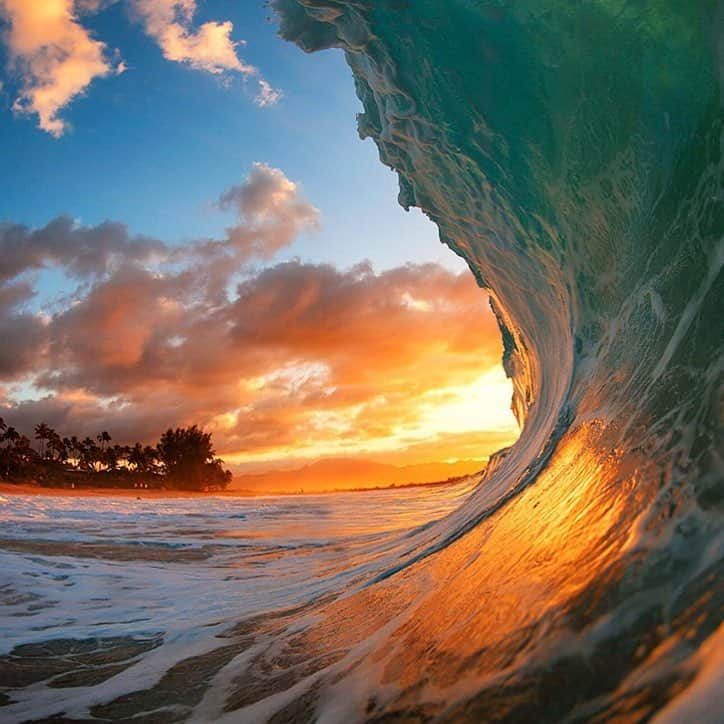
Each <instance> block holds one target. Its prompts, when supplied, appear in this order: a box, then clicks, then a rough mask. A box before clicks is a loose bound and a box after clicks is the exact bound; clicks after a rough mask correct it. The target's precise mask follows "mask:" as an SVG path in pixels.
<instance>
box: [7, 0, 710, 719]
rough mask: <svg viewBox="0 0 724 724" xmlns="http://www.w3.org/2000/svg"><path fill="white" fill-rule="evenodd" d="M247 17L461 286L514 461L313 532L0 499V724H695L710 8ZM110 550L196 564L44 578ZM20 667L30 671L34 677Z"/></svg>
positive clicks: (706, 474) (365, 500)
mask: <svg viewBox="0 0 724 724" xmlns="http://www.w3.org/2000/svg"><path fill="white" fill-rule="evenodd" d="M272 5H273V6H274V7H275V9H276V11H277V13H278V15H279V18H280V28H281V33H282V35H283V36H284V37H285V38H287V39H289V40H291V41H293V42H295V43H297V44H298V45H299V46H300V47H302V48H303V49H304V50H307V51H310V52H311V51H317V50H321V49H324V48H332V47H334V48H341V49H342V50H343V51H344V53H345V56H346V59H347V62H348V63H349V66H350V67H351V69H352V72H353V75H354V81H355V84H356V89H357V93H358V95H359V97H360V99H361V101H362V104H363V108H364V111H363V113H362V114H361V115H360V117H359V129H360V134H361V135H362V136H363V137H370V138H372V139H373V141H374V142H375V143H376V144H377V146H378V148H379V152H380V157H381V160H382V162H383V163H385V164H387V165H388V166H390V167H392V168H393V169H394V170H395V171H396V172H397V173H398V175H399V179H400V203H401V204H402V205H403V206H404V207H410V206H413V205H414V206H418V207H419V208H421V209H422V210H423V211H424V212H425V213H426V214H427V215H428V216H429V217H430V218H431V219H432V220H433V221H434V222H435V223H436V224H437V226H438V228H439V230H440V238H441V240H442V241H443V242H444V243H446V244H447V245H448V246H450V248H451V249H453V250H454V251H455V252H456V253H457V254H459V255H460V256H462V257H463V258H464V259H465V260H466V261H467V263H468V265H469V267H470V270H471V272H472V273H473V274H474V275H475V277H476V279H477V280H478V282H479V283H480V285H481V286H482V287H484V288H485V289H487V290H488V292H489V294H490V296H491V303H492V306H493V311H494V312H495V315H496V317H497V319H498V322H499V325H500V330H501V334H502V337H503V342H504V359H503V363H504V367H505V369H506V372H507V373H508V375H509V376H510V377H511V379H512V381H513V388H514V398H513V403H512V404H513V409H514V412H515V414H516V416H517V417H518V419H519V421H520V422H521V425H522V433H521V436H520V439H519V440H518V442H517V443H516V444H515V445H514V446H512V447H511V448H509V449H506V450H503V451H501V452H500V453H498V454H497V455H496V456H495V457H494V458H493V460H491V463H490V465H489V466H488V468H487V470H486V473H485V475H484V478H483V479H482V481H480V482H479V484H478V485H477V486H475V487H474V488H472V487H471V486H472V485H473V483H474V482H477V481H472V480H469V481H466V482H465V483H464V484H463V485H462V486H461V487H460V488H459V489H456V491H454V492H453V493H447V492H445V491H444V490H440V491H437V492H436V493H435V496H439V499H437V498H435V497H434V496H432V494H428V495H429V496H430V497H429V499H425V498H424V496H423V494H422V493H418V492H416V491H394V492H390V491H387V492H384V493H382V492H380V493H365V494H364V495H363V496H361V497H360V498H359V499H356V498H355V499H354V500H352V499H351V498H348V497H345V496H323V497H320V499H318V500H316V502H315V501H312V502H311V503H310V505H313V506H317V508H315V510H317V511H318V513H317V514H315V515H314V516H311V517H310V516H309V514H308V508H306V507H305V505H304V504H302V503H301V502H300V501H298V500H294V501H289V500H287V501H284V500H275V501H272V502H271V503H269V505H268V506H267V504H266V503H264V505H263V506H262V507H261V508H258V506H259V505H261V504H260V503H257V502H253V501H252V502H248V501H247V502H244V501H236V502H233V503H232V502H227V501H226V500H225V501H224V503H223V504H222V503H220V502H219V501H218V500H217V501H215V502H209V501H204V502H198V501H178V502H174V503H163V504H162V503H158V504H155V505H157V506H158V511H156V508H154V509H153V511H150V512H149V515H148V516H146V517H145V518H144V517H143V516H137V515H136V513H135V511H133V510H126V509H125V508H123V507H118V506H116V507H114V506H110V507H108V505H107V504H106V503H104V502H103V501H91V502H89V503H87V506H88V508H87V510H86V511H85V513H82V514H79V513H76V512H75V509H74V508H72V506H74V505H75V503H72V504H71V503H68V504H67V505H68V506H71V508H72V509H71V510H69V511H67V514H65V513H63V511H62V510H60V511H57V510H54V511H46V512H45V513H44V512H43V511H42V510H38V507H39V506H40V507H42V503H41V502H39V501H37V500H35V501H34V500H28V501H25V502H23V503H17V502H14V500H11V501H10V502H9V503H8V505H9V507H11V508H12V507H13V506H14V507H15V508H17V509H18V510H19V513H18V515H19V518H18V521H19V522H14V523H13V525H17V526H20V527H19V528H17V530H19V531H20V532H21V533H22V534H23V535H26V534H28V535H31V536H36V537H37V536H42V538H43V541H44V543H43V547H41V546H40V544H39V543H38V544H36V545H35V549H34V557H33V558H28V559H27V561H25V562H21V563H20V564H19V563H18V561H17V559H16V558H13V557H12V556H11V555H10V554H8V553H7V552H6V553H2V551H0V556H2V558H3V561H5V563H4V566H5V570H7V571H8V572H11V571H13V570H15V568H17V571H16V572H17V575H14V576H13V577H11V579H10V580H11V583H9V584H8V585H7V586H4V587H3V588H2V591H0V593H1V594H2V596H4V597H5V599H7V602H8V603H7V605H8V606H12V607H16V608H17V611H18V612H17V613H15V614H13V615H17V616H26V615H32V616H33V617H34V618H33V621H34V622H35V626H34V628H33V629H32V630H33V631H35V632H36V633H35V634H34V636H36V637H37V638H36V639H35V640H33V641H31V642H28V641H27V635H26V634H27V631H25V630H23V631H22V632H18V631H17V630H16V627H14V626H13V625H8V626H7V627H6V628H5V629H3V630H4V631H6V633H8V636H9V638H7V639H6V645H5V646H6V648H7V647H9V646H11V645H14V644H16V643H17V644H18V645H17V646H16V647H15V648H14V649H13V650H12V651H10V650H9V649H8V651H9V653H7V654H5V653H4V654H3V656H2V657H0V667H5V668H3V669H2V670H3V671H6V672H11V673H13V672H14V673H13V676H15V677H16V679H17V681H16V684H15V685H14V688H13V689H12V691H11V696H12V701H11V702H10V703H8V702H7V701H4V700H3V696H5V695H4V694H2V693H0V705H4V712H3V714H4V716H7V717H10V719H12V718H13V717H17V720H20V719H21V718H22V717H23V716H25V715H30V714H32V715H33V716H34V717H35V718H37V717H38V716H52V715H61V713H62V712H65V713H64V714H62V716H72V717H73V720H74V721H90V720H95V721H97V720H99V719H100V720H119V719H120V720H129V719H130V718H132V717H135V718H136V719H140V720H149V721H161V720H162V721H167V720H168V721H177V720H182V719H191V720H195V721H212V720H213V721H216V720H219V721H224V720H228V721H233V722H238V721H249V722H251V721H253V722H256V721H266V720H268V721H273V722H277V723H278V722H284V721H320V722H338V721H374V722H383V721H385V722H389V721H405V722H413V721H415V722H416V721H419V722H423V721H425V722H426V721H454V722H460V721H471V722H478V721H488V722H526V721H532V722H576V721H592V722H603V721H641V720H650V719H653V718H656V719H657V720H658V721H662V722H672V721H674V722H675V721H684V720H686V721H692V722H694V721H695V722H708V721H711V722H714V721H721V720H722V718H724V710H723V709H722V703H721V692H720V691H717V690H718V689H720V688H721V687H720V684H721V677H722V667H723V666H724V628H722V623H721V622H722V613H724V586H722V580H724V575H723V574H724V525H722V524H723V523H724V515H723V512H724V511H723V507H724V506H723V505H722V503H723V501H724V482H723V481H724V463H723V462H722V460H723V458H724V451H723V449H722V441H723V440H724V435H722V426H723V425H722V422H723V418H724V384H723V382H724V355H723V354H722V353H723V352H724V314H722V309H723V307H724V305H723V303H724V275H722V272H721V270H722V265H723V264H724V243H723V241H722V235H723V232H724V188H723V187H722V170H723V168H724V166H723V162H722V130H724V128H723V121H724V114H723V113H722V106H721V100H722V70H721V69H722V68H724V58H722V53H723V52H724V43H722V41H721V38H722V37H723V36H722V30H723V29H724V27H723V24H724V10H723V5H722V3H720V2H715V1H713V0H711V1H709V0H692V1H691V2H688V3H681V2H677V1H675V0H659V1H658V2H655V3H654V2H648V3H628V2H625V1H624V0H592V1H591V2H585V3H571V2H563V1H562V0H519V1H518V2H510V1H507V0H489V1H488V2H473V1H472V0H446V2H444V3H443V2H440V0H415V2H414V3H413V2H411V0H273V2H272ZM365 496H366V497H365ZM446 496H447V497H446ZM450 496H452V497H450ZM149 505H151V504H150V503H149ZM23 506H25V508H23ZM103 506H106V508H104V507H103ZM249 506H251V507H249ZM254 506H257V507H254ZM416 506H418V507H416ZM220 507H222V508H223V510H220ZM405 507H409V510H410V511H412V510H413V509H414V510H415V511H416V512H415V513H414V515H406V514H405V511H404V509H405ZM26 508H27V510H26ZM257 508H258V509H257ZM28 511H29V512H28ZM151 512H152V513H153V515H151ZM46 513H47V514H46ZM322 513H324V515H322ZM11 514H12V511H10V512H9V513H8V515H11ZM58 516H60V518H58ZM231 518H237V520H234V521H233V529H231V530H230V529H229V526H230V525H231V523H230V519H231ZM9 520H10V519H9ZM12 520H13V521H15V518H12ZM28 521H30V522H28ZM250 521H251V523H253V524H254V525H256V526H260V525H262V524H263V526H262V528H261V529H260V530H261V532H259V531H258V530H257V531H256V532H255V531H254V530H252V529H251V528H250V527H247V526H251V523H250ZM370 521H374V522H375V523H376V524H377V525H372V524H371V523H370ZM423 521H428V522H423ZM430 521H431V522H430ZM264 526H265V527H264ZM13 530H16V528H13ZM152 531H153V532H152ZM136 533H137V534H138V536H140V537H142V539H143V540H148V541H149V543H150V545H149V548H152V547H154V546H155V545H157V544H158V541H159V540H162V541H164V542H165V543H166V545H168V546H170V545H172V544H173V541H178V540H179V539H180V540H181V541H194V542H195V546H196V547H195V548H193V549H189V548H186V547H184V548H183V549H182V550H181V551H178V552H177V557H179V560H178V562H177V563H175V564H174V565H173V566H172V565H164V566H159V565H158V564H157V561H156V558H155V555H151V554H149V555H148V556H146V559H143V558H141V557H139V556H140V553H139V551H138V550H133V551H126V552H125V554H124V555H125V557H123V558H122V561H123V562H119V560H114V559H113V557H112V556H109V555H106V554H105V553H104V556H105V557H103V556H102V561H101V562H98V563H94V564H93V565H92V566H91V564H90V563H89V562H88V561H87V560H85V559H83V560H81V559H80V558H78V557H76V558H67V559H65V558H64V559H63V561H64V562H61V563H55V564H50V563H48V562H47V560H48V559H47V558H44V557H43V556H48V555H51V554H52V553H53V551H52V550H51V548H52V546H53V545H56V543H55V541H54V540H51V539H52V538H53V537H56V538H57V537H58V536H61V537H62V538H63V540H65V539H66V536H67V538H68V540H70V541H79V545H85V543H84V542H83V541H86V540H92V541H94V542H95V544H97V545H100V544H102V543H103V541H104V540H113V541H117V539H118V537H119V536H122V537H123V539H124V540H126V539H127V538H128V537H130V536H132V535H135V534H136ZM14 535H15V534H14ZM254 536H256V537H254ZM285 536H286V538H285ZM15 537H17V536H15ZM235 539H238V540H240V541H242V542H244V541H246V542H245V543H243V546H242V545H236V546H234V545H227V543H228V542H229V541H233V540H235ZM250 541H251V542H250ZM280 541H281V542H280ZM184 545H185V544H184ZM201 546H203V550H204V556H203V557H198V556H197V557H195V558H191V557H188V556H187V557H186V558H183V560H181V554H182V553H184V551H187V550H197V549H198V550H201ZM31 548H32V546H31ZM137 548H140V547H137ZM63 550H64V551H65V550H66V549H63ZM31 552H32V551H31ZM86 553H87V552H86ZM56 555H63V556H65V555H66V553H60V554H59V553H58V551H57V550H56ZM68 555H69V554H68ZM164 555H165V556H168V555H169V554H168V553H164ZM202 558H203V560H202ZM28 561H29V562H28ZM28 566H30V567H31V576H32V577H29V576H28V575H27V570H25V569H26V568H27V567H28ZM149 566H150V567H149ZM174 566H176V567H174ZM61 567H62V571H63V572H62V574H60V573H59V571H60V569H61ZM8 575H9V576H10V573H9V574H8ZM16 589H17V590H16ZM97 590H102V591H103V592H104V593H103V595H104V596H105V597H104V598H96V597H94V595H96V594H93V592H94V591H97ZM88 591H90V592H91V593H90V594H88ZM59 601H60V602H64V605H63V606H56V604H58V602H59ZM68 601H72V602H73V606H69V605H68V604H67V602H68ZM113 601H115V602H116V603H115V604H114V603H113ZM139 601H142V602H143V605H141V603H139ZM23 607H26V608H23ZM26 609H27V610H26ZM31 609H32V610H31ZM109 609H113V610H114V611H115V613H116V614H118V615H117V616H116V619H115V621H114V620H111V619H109V616H110V613H111V612H110V611H109ZM12 610H15V608H13V609H12ZM76 610H77V611H78V612H79V613H78V615H77V617H75V618H73V617H71V620H69V621H68V622H63V621H62V620H61V614H62V615H65V612H68V611H71V612H73V611H76ZM73 615H74V616H75V614H73ZM19 620H20V619H19ZM134 622H141V623H137V624H136V623H134ZM134 626H135V627H136V628H134ZM53 627H55V628H53ZM59 627H63V628H59ZM93 627H94V628H93ZM51 630H52V631H57V630H62V631H65V635H66V636H67V637H68V638H67V640H66V639H62V640H53V641H51V643H50V644H48V645H45V644H43V643H42V642H43V641H45V638H46V637H47V636H48V631H51ZM89 631H90V632H91V633H92V634H93V635H94V636H96V638H95V639H94V642H95V643H94V644H93V646H91V647H90V648H88V647H89V645H88V643H87V637H88V635H89ZM20 633H22V636H21V635H20ZM13 636H14V638H13ZM129 636H130V637H131V638H128V637H129ZM134 637H135V638H134ZM8 641H9V642H10V643H7V642H8ZM38 647H40V651H41V653H43V652H45V654H47V655H50V654H52V655H53V656H56V655H57V657H60V659H58V661H60V663H57V661H56V659H51V663H52V666H51V665H50V664H49V665H48V666H49V668H48V671H47V672H45V673H43V672H41V673H39V674H37V675H36V673H35V668H34V667H36V668H37V667H38V666H39V664H38V662H39V661H40V659H39V658H38V657H39V655H40V654H39V653H38ZM84 651H86V652H87V651H91V654H92V656H93V657H95V658H93V659H92V661H91V664H89V665H86V661H87V658H86V659H82V656H81V654H83V652H84ZM99 651H100V652H101V653H98V652H99ZM68 652H70V654H69V653H68ZM45 654H43V655H45ZM74 657H76V658H78V657H81V658H79V659H78V661H79V662H80V663H76V658H74ZM73 667H81V668H82V670H81V668H78V669H77V670H76V669H75V668H73ZM88 667H89V668H90V672H89V671H87V670H86V669H87V668H88ZM124 667H126V668H124ZM46 674H47V676H48V677H49V678H48V681H49V682H50V683H47V684H43V685H42V686H41V684H40V683H39V679H40V678H42V676H45V675H46ZM61 674H62V676H61ZM8 676H9V674H8ZM52 677H55V679H53V678H52ZM59 677H60V678H59ZM89 677H91V678H90V679H89ZM79 687H80V688H79ZM8 696H10V695H8ZM61 709H62V711H61ZM144 717H146V719H144ZM154 717H156V718H154ZM12 720H15V719H12Z"/></svg>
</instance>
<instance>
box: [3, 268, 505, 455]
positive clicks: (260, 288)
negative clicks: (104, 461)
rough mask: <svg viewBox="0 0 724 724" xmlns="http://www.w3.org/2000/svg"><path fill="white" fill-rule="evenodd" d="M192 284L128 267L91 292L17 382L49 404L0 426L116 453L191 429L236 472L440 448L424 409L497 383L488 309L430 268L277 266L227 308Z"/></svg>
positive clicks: (18, 411)
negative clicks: (104, 440)
mask: <svg viewBox="0 0 724 724" xmlns="http://www.w3.org/2000/svg"><path fill="white" fill-rule="evenodd" d="M196 281H197V280H196V278H195V275H194V274H188V273H186V272H182V273H179V274H177V275H168V276H160V275H158V274H154V273H153V272H151V271H148V270H143V269H139V268H137V267H126V268H121V269H119V270H117V271H116V272H115V273H114V274H112V275H111V276H110V277H108V278H106V279H104V280H102V281H98V282H96V283H95V284H94V285H93V286H92V288H91V289H90V290H89V292H88V294H87V295H85V296H84V297H83V298H82V299H80V300H78V301H77V302H76V303H75V304H73V305H72V306H70V307H69V308H68V309H67V310H65V311H63V312H61V313H58V314H56V315H55V316H54V317H53V318H52V319H51V320H50V321H49V322H48V323H47V324H46V325H45V326H44V327H43V328H42V332H43V339H42V345H43V348H44V349H45V354H44V356H39V357H35V358H30V359H28V358H26V359H25V363H26V368H25V369H24V370H23V372H22V373H23V374H24V375H26V376H27V375H28V374H30V375H31V376H32V377H33V379H34V381H35V384H36V385H38V386H39V387H41V388H44V389H48V390H51V391H52V394H51V395H50V396H49V397H47V398H45V399H44V400H41V401H37V402H36V403H34V404H33V405H31V406H30V407H28V404H29V403H26V404H16V405H15V406H13V405H10V406H6V407H5V409H0V415H2V416H4V417H5V418H6V419H10V420H13V421H15V420H16V418H18V417H20V418H21V420H25V418H26V416H27V418H28V419H30V414H29V411H30V410H31V409H32V414H33V415H34V416H35V417H34V419H35V421H37V420H38V419H40V418H45V417H48V418H50V416H51V415H56V417H57V415H58V410H59V409H62V410H63V417H62V420H63V426H64V429H67V430H79V431H82V433H83V434H86V431H88V430H89V428H90V427H92V426H96V428H97V427H99V426H100V427H102V428H107V429H109V430H111V431H113V432H114V435H115V437H116V438H117V439H121V438H122V437H123V435H125V434H126V431H130V432H131V434H132V435H134V436H140V437H144V436H147V439H149V440H150V439H152V438H154V437H155V436H157V435H158V433H159V432H160V431H161V430H163V429H164V428H165V427H167V426H168V425H171V424H190V423H192V422H196V423H199V424H202V425H204V426H206V427H208V428H209V429H212V430H213V431H214V435H215V439H216V441H217V447H218V448H219V450H220V451H222V452H223V453H224V454H225V455H227V456H229V457H230V459H232V460H234V459H236V460H239V461H244V460H247V459H248V460H253V459H257V458H259V457H262V458H274V457H284V456H287V455H295V456H304V455H307V456H309V455H316V454H320V455H321V454H346V453H349V454H352V453H359V452H360V451H361V450H372V451H375V450H377V451H381V452H385V451H389V450H390V444H392V448H393V449H395V448H396V449H397V450H398V451H402V452H404V450H405V449H407V448H408V447H411V446H412V447H414V446H415V445H418V446H419V444H420V442H421V440H423V439H426V440H428V441H429V442H431V443H434V441H435V440H436V439H437V437H438V435H440V434H442V433H443V432H444V430H438V429H436V428H435V426H433V428H430V429H428V428H426V427H425V424H427V423H426V421H427V420H428V418H429V410H430V406H431V405H434V404H436V403H437V402H439V401H440V400H442V401H446V400H447V399H448V398H450V397H451V396H454V395H455V394H459V393H460V390H463V394H464V391H465V390H466V389H467V388H468V387H471V386H472V385H474V383H475V381H476V380H478V379H479V377H480V375H481V374H483V373H484V372H486V371H487V370H489V369H491V368H494V367H499V359H500V342H499V338H498V335H497V330H496V328H495V322H494V320H493V318H492V315H491V314H490V313H489V311H488V310H487V307H486V300H485V297H484V295H483V294H482V293H481V292H480V290H479V289H478V288H477V287H476V285H475V283H474V281H473V280H472V279H471V278H470V277H469V276H468V275H456V274H453V273H451V272H448V271H446V270H444V269H442V268H441V267H439V266H436V265H422V266H415V265H411V266H406V267H401V268H397V269H393V270H389V271H386V272H382V273H375V272H374V271H373V270H372V269H371V268H370V267H369V266H368V265H361V266H358V267H356V268H353V269H350V270H346V271H342V270H338V269H335V268H333V267H331V266H327V265H312V264H302V263H299V262H289V263H283V264H277V265H274V266H272V267H270V268H268V269H265V270H263V271H262V272H260V273H258V274H256V275H255V276H253V277H251V278H248V279H246V280H245V281H243V282H242V283H241V284H240V285H239V287H238V290H237V294H236V296H235V297H234V298H232V299H230V300H228V301H227V302H226V303H225V304H223V305H221V306H218V305H212V304H209V303H206V302H205V301H204V299H205V295H204V294H202V293H200V291H199V289H198V288H197V287H196V284H195V282H196ZM409 296H413V297H414V298H416V299H418V300H420V301H424V302H425V306H424V308H423V307H413V306H411V305H410V304H409V303H408V301H407V299H408V297H409ZM18 374H20V371H18ZM6 382H12V379H9V380H6ZM451 385H454V389H450V386H451ZM471 389H472V387H471ZM93 401H95V402H93ZM480 404H485V400H483V399H481V401H480ZM46 409H47V413H46V412H45V410H46ZM26 413H27V415H26ZM50 419H52V418H50ZM129 421H132V424H130V422H129ZM14 424H15V422H14ZM19 426H20V425H19ZM469 426H470V432H469V434H468V435H467V437H465V436H464V435H462V434H459V435H458V437H459V439H460V443H459V445H458V447H459V448H460V449H461V450H462V449H463V447H464V449H465V453H466V454H469V452H470V449H471V448H472V447H473V446H472V445H471V439H478V440H479V439H480V435H481V432H480V429H479V426H476V422H475V419H474V418H473V419H471V420H470V421H469ZM496 434H497V437H496V440H497V439H498V438H501V437H505V436H506V435H507V436H508V438H510V436H511V433H510V429H509V428H506V429H505V430H504V431H503V432H500V431H497V433H496ZM463 438H465V439H464V444H463ZM438 447H439V446H438ZM485 452H489V451H488V450H486V451H485ZM447 454H448V455H449V456H450V455H452V456H454V455H455V451H451V450H450V449H449V448H448V451H447ZM407 457H409V458H410V459H413V458H414V456H412V455H408V456H407ZM406 459H407V458H406Z"/></svg>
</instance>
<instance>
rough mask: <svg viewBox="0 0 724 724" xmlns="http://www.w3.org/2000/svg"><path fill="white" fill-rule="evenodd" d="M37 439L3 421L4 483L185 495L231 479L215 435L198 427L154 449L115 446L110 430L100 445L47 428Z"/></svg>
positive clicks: (174, 433)
mask: <svg viewBox="0 0 724 724" xmlns="http://www.w3.org/2000/svg"><path fill="white" fill-rule="evenodd" d="M34 436H35V441H36V447H33V444H32V442H31V440H30V438H28V437H27V436H26V435H22V434H21V433H19V432H18V430H17V429H16V428H14V427H12V426H10V425H7V424H6V423H5V420H3V418H1V417H0V476H1V477H3V478H4V479H6V480H10V481H13V482H23V481H30V480H36V481H37V482H40V483H43V484H46V485H50V486H53V485H64V484H66V483H68V482H71V483H74V482H84V483H87V484H93V485H96V484H100V485H108V486H113V487H123V486H124V485H127V486H128V487H132V486H133V484H138V483H139V482H141V480H143V482H144V483H145V484H146V485H148V484H149V483H150V486H151V487H171V488H179V489H182V490H204V489H223V488H225V487H226V486H227V485H228V484H229V483H230V482H231V478H232V475H231V472H230V471H229V470H225V469H224V467H223V465H224V463H223V460H221V459H220V458H218V457H216V452H215V450H214V447H213V443H212V441H211V433H208V432H204V431H203V430H201V429H200V428H199V427H198V426H197V425H192V426H191V427H186V428H181V427H177V428H176V429H172V428H169V429H168V430H167V431H166V432H165V433H163V435H161V438H160V440H159V441H158V443H157V444H156V445H155V446H152V445H143V444H141V443H140V442H137V443H135V444H134V445H119V444H112V443H113V439H112V438H111V436H110V434H109V433H108V432H107V431H106V430H104V431H103V432H101V433H100V434H99V435H97V436H96V437H95V439H94V438H92V437H85V438H83V439H79V438H78V437H77V436H75V435H73V436H72V437H61V435H59V434H58V433H57V432H56V431H55V430H54V429H53V428H52V427H50V426H49V425H47V424H46V423H44V422H41V423H40V424H38V425H36V426H35V428H34ZM36 448H37V449H36ZM74 473H75V479H74V477H73V474H74Z"/></svg>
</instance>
